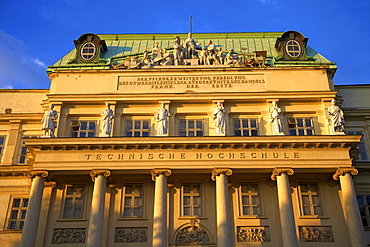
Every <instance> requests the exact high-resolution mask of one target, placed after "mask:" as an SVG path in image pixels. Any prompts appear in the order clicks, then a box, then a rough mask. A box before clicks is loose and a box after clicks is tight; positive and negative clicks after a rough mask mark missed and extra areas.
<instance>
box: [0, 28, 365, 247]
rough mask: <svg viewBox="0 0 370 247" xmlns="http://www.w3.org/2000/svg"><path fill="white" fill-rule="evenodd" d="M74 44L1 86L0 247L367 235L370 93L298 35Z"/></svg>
mask: <svg viewBox="0 0 370 247" xmlns="http://www.w3.org/2000/svg"><path fill="white" fill-rule="evenodd" d="M73 44H74V48H73V49H72V50H71V51H70V52H68V53H67V54H66V55H65V56H64V57H62V58H61V59H60V60H59V61H57V62H56V63H55V64H54V65H52V66H50V67H49V68H48V70H47V73H48V75H49V78H50V81H51V85H50V89H45V90H31V89H30V90H13V89H7V90H0V95H1V99H2V100H1V102H0V111H1V112H0V158H1V165H0V211H1V212H3V214H1V215H0V241H1V243H2V245H3V246H4V247H5V246H48V247H52V246H56V247H58V246H76V247H79V246H81V247H82V246H87V247H91V246H96V247H100V246H117V247H118V246H142V247H144V246H153V247H165V246H171V247H175V246H208V247H216V246H217V247H231V246H240V247H242V246H261V247H262V246H270V247H287V246H289V247H294V246H297V247H298V246H300V247H305V246H311V245H313V243H312V242H314V243H315V245H316V246H328V247H330V246H336V247H338V246H342V247H348V246H352V247H360V246H361V247H362V246H368V244H370V231H369V230H370V211H369V209H370V173H369V171H370V170H369V169H370V160H369V148H368V146H367V144H368V143H369V140H370V139H369V136H370V132H369V131H370V99H369V97H368V95H369V94H370V86H369V85H340V86H335V85H334V82H333V77H334V74H335V71H336V69H337V67H336V65H335V64H334V63H332V62H331V61H329V60H328V59H326V58H325V57H323V56H322V55H321V54H319V53H318V52H316V51H315V50H314V49H313V48H311V47H310V46H309V45H308V39H307V38H306V37H304V36H303V35H302V34H301V33H299V32H296V31H288V32H284V33H282V32H280V33H278V32H271V33H215V34H209V33H207V34H206V33H204V34H202V33H199V34H117V35H96V34H91V33H88V34H84V35H82V36H80V37H79V38H78V39H76V40H75V41H74V42H72V41H71V46H72V45H73Z"/></svg>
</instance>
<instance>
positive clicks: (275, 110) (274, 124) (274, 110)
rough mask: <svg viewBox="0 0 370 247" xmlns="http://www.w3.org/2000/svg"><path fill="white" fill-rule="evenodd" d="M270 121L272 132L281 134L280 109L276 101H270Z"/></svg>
mask: <svg viewBox="0 0 370 247" xmlns="http://www.w3.org/2000/svg"><path fill="white" fill-rule="evenodd" d="M270 122H271V129H272V134H275V135H276V134H282V133H283V125H282V111H281V108H280V107H278V105H277V103H276V101H272V107H271V108H270Z"/></svg>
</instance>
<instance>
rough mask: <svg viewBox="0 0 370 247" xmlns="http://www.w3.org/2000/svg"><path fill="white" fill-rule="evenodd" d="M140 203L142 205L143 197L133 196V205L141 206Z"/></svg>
mask: <svg viewBox="0 0 370 247" xmlns="http://www.w3.org/2000/svg"><path fill="white" fill-rule="evenodd" d="M141 205H143V198H141V197H135V206H141Z"/></svg>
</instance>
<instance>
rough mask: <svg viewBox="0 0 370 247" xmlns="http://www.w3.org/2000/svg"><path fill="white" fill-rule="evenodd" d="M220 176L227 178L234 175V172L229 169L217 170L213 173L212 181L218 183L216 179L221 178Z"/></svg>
mask: <svg viewBox="0 0 370 247" xmlns="http://www.w3.org/2000/svg"><path fill="white" fill-rule="evenodd" d="M220 174H225V175H226V176H231V175H232V174H233V171H232V170H231V169H229V168H221V169H220V168H215V169H213V171H212V176H211V179H212V180H213V181H216V177H217V176H220Z"/></svg>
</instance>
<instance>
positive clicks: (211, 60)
mask: <svg viewBox="0 0 370 247" xmlns="http://www.w3.org/2000/svg"><path fill="white" fill-rule="evenodd" d="M207 51H208V54H207V64H208V65H220V64H221V62H220V61H219V59H218V56H217V51H216V46H215V45H214V44H213V41H212V40H209V41H208V47H207Z"/></svg>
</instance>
